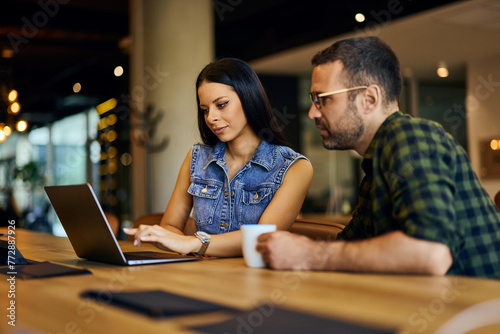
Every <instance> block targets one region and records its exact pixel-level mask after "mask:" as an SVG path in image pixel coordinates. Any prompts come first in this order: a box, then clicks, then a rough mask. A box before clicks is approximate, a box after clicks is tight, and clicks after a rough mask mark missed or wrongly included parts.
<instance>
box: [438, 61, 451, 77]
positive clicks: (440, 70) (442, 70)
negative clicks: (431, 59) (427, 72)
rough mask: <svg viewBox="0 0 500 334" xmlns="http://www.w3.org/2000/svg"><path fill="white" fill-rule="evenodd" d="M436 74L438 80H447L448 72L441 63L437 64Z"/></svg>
mask: <svg viewBox="0 0 500 334" xmlns="http://www.w3.org/2000/svg"><path fill="white" fill-rule="evenodd" d="M436 73H437V75H438V76H439V77H440V78H447V77H448V75H449V72H448V68H447V67H446V64H445V63H443V62H441V63H439V65H438V68H437V70H436Z"/></svg>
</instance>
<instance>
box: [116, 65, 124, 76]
mask: <svg viewBox="0 0 500 334" xmlns="http://www.w3.org/2000/svg"><path fill="white" fill-rule="evenodd" d="M114 73H115V76H116V77H121V76H122V75H123V67H121V66H116V67H115V70H114Z"/></svg>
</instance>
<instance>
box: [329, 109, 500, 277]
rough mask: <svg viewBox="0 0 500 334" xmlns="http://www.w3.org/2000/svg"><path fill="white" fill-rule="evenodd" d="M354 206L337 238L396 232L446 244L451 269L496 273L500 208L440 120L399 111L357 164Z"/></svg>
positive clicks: (471, 273) (498, 269) (499, 270)
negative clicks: (359, 176) (358, 176)
mask: <svg viewBox="0 0 500 334" xmlns="http://www.w3.org/2000/svg"><path fill="white" fill-rule="evenodd" d="M362 169H363V171H364V172H365V177H364V178H363V180H362V181H361V184H360V189H359V206H358V208H357V209H356V210H355V211H354V213H353V216H352V220H351V221H350V223H349V224H348V225H347V226H346V228H345V229H344V231H343V232H342V233H340V234H339V236H338V238H339V239H344V240H356V239H366V238H369V237H374V236H377V235H381V234H384V233H387V232H390V231H395V230H401V231H403V232H404V233H406V234H407V235H410V236H412V237H415V238H418V239H425V240H430V241H437V242H441V243H444V244H445V245H447V246H448V247H449V248H450V250H451V253H452V255H453V264H452V266H451V268H450V270H449V271H448V274H456V275H468V276H481V277H496V278H500V211H499V210H498V208H497V207H496V206H495V204H494V203H493V201H492V200H491V198H490V197H489V196H488V194H487V193H486V192H485V191H484V189H483V187H482V186H481V184H480V182H479V180H478V179H477V176H476V174H475V173H474V171H473V170H472V167H471V164H470V161H469V158H468V157H467V154H466V152H465V151H464V150H463V149H462V147H461V146H460V145H459V144H458V143H457V142H456V141H455V140H454V139H453V138H452V137H451V135H449V134H448V133H446V132H445V131H444V129H443V128H442V127H441V125H439V124H437V123H435V122H432V121H428V120H424V119H418V118H413V117H411V116H408V115H404V114H402V113H401V112H396V113H394V114H392V115H391V116H389V117H388V118H387V119H386V120H385V122H384V123H383V124H382V125H381V126H380V128H379V130H378V131H377V133H376V135H375V137H374V139H373V141H372V142H371V144H370V147H369V148H368V150H367V152H366V154H365V156H364V160H363V163H362Z"/></svg>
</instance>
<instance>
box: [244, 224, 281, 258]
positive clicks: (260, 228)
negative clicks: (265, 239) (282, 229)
mask: <svg viewBox="0 0 500 334" xmlns="http://www.w3.org/2000/svg"><path fill="white" fill-rule="evenodd" d="M273 231H276V225H270V224H249V225H242V226H241V234H242V237H243V246H242V247H243V257H244V258H245V262H246V263H247V266H249V267H253V268H262V267H265V266H266V263H265V262H264V260H262V255H261V254H260V253H259V252H257V250H256V249H255V247H256V246H257V237H258V236H259V235H261V234H262V233H267V232H273Z"/></svg>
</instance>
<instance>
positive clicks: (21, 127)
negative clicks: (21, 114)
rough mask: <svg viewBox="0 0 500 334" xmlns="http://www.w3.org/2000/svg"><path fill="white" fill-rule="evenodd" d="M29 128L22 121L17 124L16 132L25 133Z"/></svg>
mask: <svg viewBox="0 0 500 334" xmlns="http://www.w3.org/2000/svg"><path fill="white" fill-rule="evenodd" d="M27 128H28V123H26V121H23V120H20V121H19V122H17V124H16V130H17V131H19V132H24V131H26V129H27Z"/></svg>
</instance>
